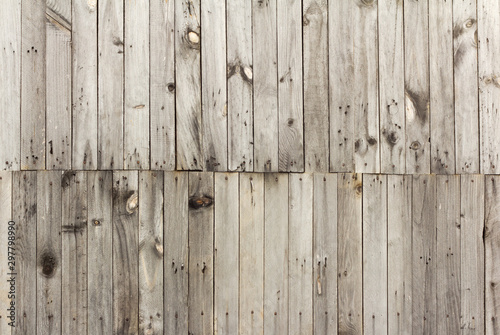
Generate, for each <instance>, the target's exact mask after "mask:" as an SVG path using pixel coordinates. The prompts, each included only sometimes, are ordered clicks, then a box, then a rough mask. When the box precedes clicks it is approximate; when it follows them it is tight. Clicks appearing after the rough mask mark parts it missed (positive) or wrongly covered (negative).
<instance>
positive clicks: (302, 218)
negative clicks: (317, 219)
mask: <svg viewBox="0 0 500 335" xmlns="http://www.w3.org/2000/svg"><path fill="white" fill-rule="evenodd" d="M289 182H290V184H289V190H288V218H289V221H288V246H289V256H288V285H289V286H288V291H289V300H288V301H289V302H288V304H289V305H288V306H289V307H288V317H289V321H288V329H289V331H290V332H289V334H311V335H312V333H313V292H312V288H313V282H312V278H313V276H312V270H313V265H312V260H313V257H312V249H313V246H312V243H313V209H312V207H313V206H312V205H313V176H312V174H309V173H308V174H295V173H294V174H290V177H289Z"/></svg>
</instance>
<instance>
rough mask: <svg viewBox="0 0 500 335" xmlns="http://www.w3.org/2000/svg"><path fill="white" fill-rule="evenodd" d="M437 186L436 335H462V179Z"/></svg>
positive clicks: (439, 180)
mask: <svg viewBox="0 0 500 335" xmlns="http://www.w3.org/2000/svg"><path fill="white" fill-rule="evenodd" d="M436 184H437V190H436V194H437V197H436V199H437V203H436V218H437V249H436V250H437V255H436V256H437V263H436V264H437V306H438V309H437V315H436V318H437V333H438V334H460V332H461V330H460V232H461V230H460V227H461V225H460V176H458V175H454V176H445V175H438V176H436ZM465 271H467V270H465Z"/></svg>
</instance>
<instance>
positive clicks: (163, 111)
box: [149, 0, 175, 171]
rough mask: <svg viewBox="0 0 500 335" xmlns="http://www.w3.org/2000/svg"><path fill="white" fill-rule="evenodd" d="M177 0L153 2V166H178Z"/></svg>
mask: <svg viewBox="0 0 500 335" xmlns="http://www.w3.org/2000/svg"><path fill="white" fill-rule="evenodd" d="M174 7H175V1H161V0H157V1H150V3H149V13H150V14H149V20H150V23H149V59H150V64H149V68H150V72H149V78H150V79H149V80H150V93H149V100H150V101H149V102H150V120H151V124H150V129H149V132H150V137H151V139H150V150H151V169H154V170H169V171H171V170H174V169H175V40H174V36H175V32H174V29H175V27H174Z"/></svg>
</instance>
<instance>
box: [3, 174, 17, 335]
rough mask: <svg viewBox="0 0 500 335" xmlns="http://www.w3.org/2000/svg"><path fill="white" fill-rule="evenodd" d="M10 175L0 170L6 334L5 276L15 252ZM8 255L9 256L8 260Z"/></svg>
mask: <svg viewBox="0 0 500 335" xmlns="http://www.w3.org/2000/svg"><path fill="white" fill-rule="evenodd" d="M12 175H13V173H12V172H5V171H0V207H1V208H2V211H1V212H0V220H1V222H2V225H0V234H1V235H2V236H4V238H3V239H1V240H0V248H1V249H0V262H2V264H4V265H3V266H2V267H1V268H0V276H2V278H5V280H2V281H1V282H0V319H2V322H1V323H0V333H2V334H6V335H7V334H11V333H12V327H11V326H10V325H9V322H11V319H10V316H11V312H10V311H8V310H7V309H8V308H10V301H11V300H10V299H9V291H10V282H8V281H7V279H9V277H10V276H7V273H10V272H11V271H10V270H9V267H10V266H11V265H12V264H11V263H9V262H11V261H12V252H15V251H14V250H12V249H9V247H10V248H12V247H13V243H14V242H12V241H10V240H12V239H13V237H11V236H12V235H13V234H14V233H13V231H14V229H15V228H14V225H13V224H12V219H13V216H12V180H13V179H12ZM9 227H12V228H9ZM9 231H12V233H9ZM9 243H10V245H9ZM9 252H10V255H9ZM9 256H11V257H10V260H9ZM8 317H9V318H8Z"/></svg>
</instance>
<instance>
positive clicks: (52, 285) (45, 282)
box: [2, 171, 62, 334]
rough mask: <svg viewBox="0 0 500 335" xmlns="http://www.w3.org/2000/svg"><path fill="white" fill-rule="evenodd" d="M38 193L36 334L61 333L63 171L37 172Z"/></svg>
mask: <svg viewBox="0 0 500 335" xmlns="http://www.w3.org/2000/svg"><path fill="white" fill-rule="evenodd" d="M36 194H37V205H38V206H39V207H38V211H37V223H36V249H37V250H36V254H37V273H36V281H37V285H36V286H37V289H36V291H37V297H36V304H37V314H36V317H37V322H36V323H37V327H36V328H37V334H61V314H62V313H61V283H62V282H61V272H62V271H61V264H62V262H61V222H62V217H61V215H62V208H61V204H62V202H61V200H62V199H61V172H55V171H40V172H38V174H37V185H36ZM2 321H3V320H2Z"/></svg>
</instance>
